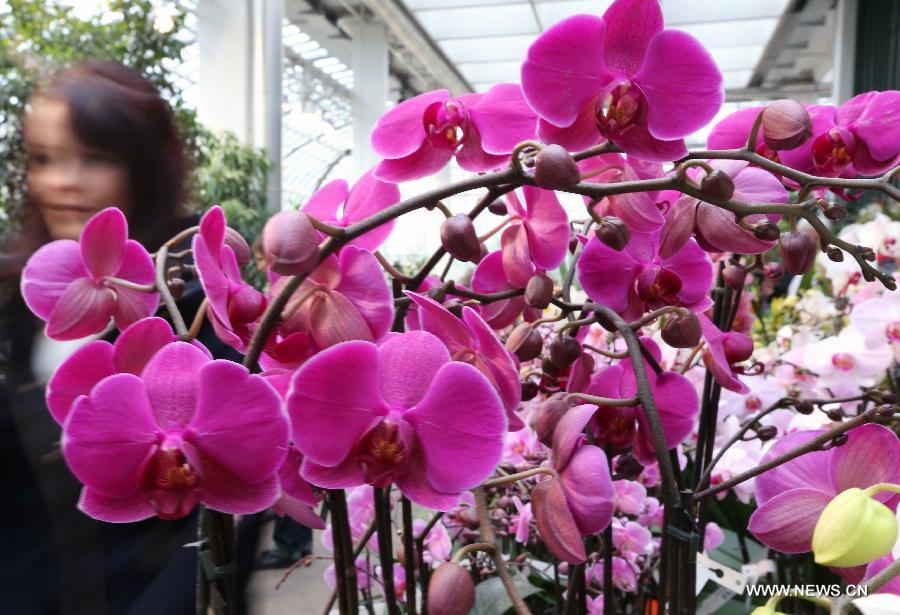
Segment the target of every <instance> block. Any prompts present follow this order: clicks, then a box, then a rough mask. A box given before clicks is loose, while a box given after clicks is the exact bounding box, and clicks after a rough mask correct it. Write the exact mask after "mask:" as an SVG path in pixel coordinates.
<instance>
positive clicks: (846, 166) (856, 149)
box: [708, 90, 900, 177]
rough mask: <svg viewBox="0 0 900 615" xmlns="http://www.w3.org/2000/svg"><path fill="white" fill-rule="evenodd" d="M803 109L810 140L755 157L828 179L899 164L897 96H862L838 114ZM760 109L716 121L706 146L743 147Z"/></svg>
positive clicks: (899, 99) (815, 107)
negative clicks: (792, 147)
mask: <svg viewBox="0 0 900 615" xmlns="http://www.w3.org/2000/svg"><path fill="white" fill-rule="evenodd" d="M806 109H807V111H808V112H809V115H810V119H811V120H812V134H813V136H812V139H810V140H809V141H807V142H806V143H804V144H803V145H800V146H798V147H796V148H794V149H791V150H784V151H780V152H772V151H771V150H768V148H765V145H757V152H758V153H760V154H762V155H763V156H766V157H767V158H771V159H773V160H776V161H778V162H781V163H782V164H784V165H786V166H789V167H791V168H794V169H797V170H799V171H803V172H806V173H815V174H817V175H825V176H827V177H847V176H849V177H853V176H855V175H856V174H857V173H859V174H860V175H880V174H881V173H884V172H885V171H887V170H889V169H891V168H893V167H894V166H896V165H897V163H898V162H900V147H898V145H897V143H898V142H900V128H898V118H900V92H898V91H896V90H889V91H885V92H866V93H864V94H860V95H858V96H854V97H853V98H851V99H850V100H848V101H847V102H845V103H844V104H843V105H841V106H840V107H839V108H837V109H835V108H834V107H833V106H831V105H810V106H807V107H806ZM760 110H761V108H760V107H754V108H748V109H741V110H740V111H737V112H735V113H733V114H731V115H730V116H728V117H727V118H725V119H724V120H722V121H721V122H719V124H717V125H716V126H715V127H714V128H713V130H712V132H711V133H710V136H709V140H708V144H709V147H710V148H715V149H726V148H734V147H743V146H745V145H746V143H747V138H748V136H749V135H750V130H751V129H752V126H753V122H754V121H755V120H756V115H757V114H758V113H759V111H760ZM761 142H762V140H761V139H760V140H759V141H758V143H761Z"/></svg>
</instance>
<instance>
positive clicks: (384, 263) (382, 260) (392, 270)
mask: <svg viewBox="0 0 900 615" xmlns="http://www.w3.org/2000/svg"><path fill="white" fill-rule="evenodd" d="M372 254H373V255H374V256H375V259H376V260H377V261H378V264H379V265H381V268H382V269H384V270H385V271H387V273H388V275H389V276H391V277H392V278H394V279H395V280H399V281H400V282H408V281H409V280H411V279H412V278H410V277H409V276H408V275H405V274H404V273H402V272H401V271H399V270H398V269H397V268H396V267H394V266H393V265H392V264H391V262H390V261H389V260H388V259H387V258H386V257H385V256H384V254H382V253H381V250H375V251H374V252H373V253H372Z"/></svg>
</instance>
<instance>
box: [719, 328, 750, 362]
mask: <svg viewBox="0 0 900 615" xmlns="http://www.w3.org/2000/svg"><path fill="white" fill-rule="evenodd" d="M722 349H723V350H724V351H725V359H726V360H727V361H728V362H729V363H741V362H743V361H746V360H747V359H749V358H750V357H751V356H752V355H753V340H752V339H751V338H750V337H749V336H747V335H742V334H740V333H737V334H733V335H729V336H726V337H725V340H724V341H723V342H722Z"/></svg>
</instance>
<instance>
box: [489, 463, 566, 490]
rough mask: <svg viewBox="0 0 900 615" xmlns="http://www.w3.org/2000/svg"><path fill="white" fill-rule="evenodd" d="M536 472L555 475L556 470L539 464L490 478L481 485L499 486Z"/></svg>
mask: <svg viewBox="0 0 900 615" xmlns="http://www.w3.org/2000/svg"><path fill="white" fill-rule="evenodd" d="M538 474H546V475H547V476H556V472H554V471H553V470H551V469H550V468H545V467H544V466H540V467H537V468H531V469H530V470H524V471H522V472H518V473H517V474H510V475H508V476H500V477H497V478H492V479H490V480H486V481H484V482H483V483H482V484H481V486H482V487H485V488H490V487H500V486H501V485H508V484H510V483H514V482H516V481H520V480H525V479H526V478H531V477H532V476H537V475H538Z"/></svg>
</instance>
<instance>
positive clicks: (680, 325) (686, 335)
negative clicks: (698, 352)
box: [661, 313, 702, 348]
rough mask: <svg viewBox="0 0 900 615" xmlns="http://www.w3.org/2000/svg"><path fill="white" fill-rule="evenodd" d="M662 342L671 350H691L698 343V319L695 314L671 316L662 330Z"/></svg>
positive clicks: (699, 336) (699, 333)
mask: <svg viewBox="0 0 900 615" xmlns="http://www.w3.org/2000/svg"><path fill="white" fill-rule="evenodd" d="M661 333H662V338H663V341H664V342H665V343H666V344H668V345H669V346H671V347H672V348H693V347H694V346H696V345H697V344H699V343H700V338H701V336H702V332H701V331H700V319H699V318H697V315H696V314H692V313H690V314H678V313H676V314H673V315H671V316H669V317H668V318H667V319H666V324H664V325H663V328H662V331H661Z"/></svg>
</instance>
